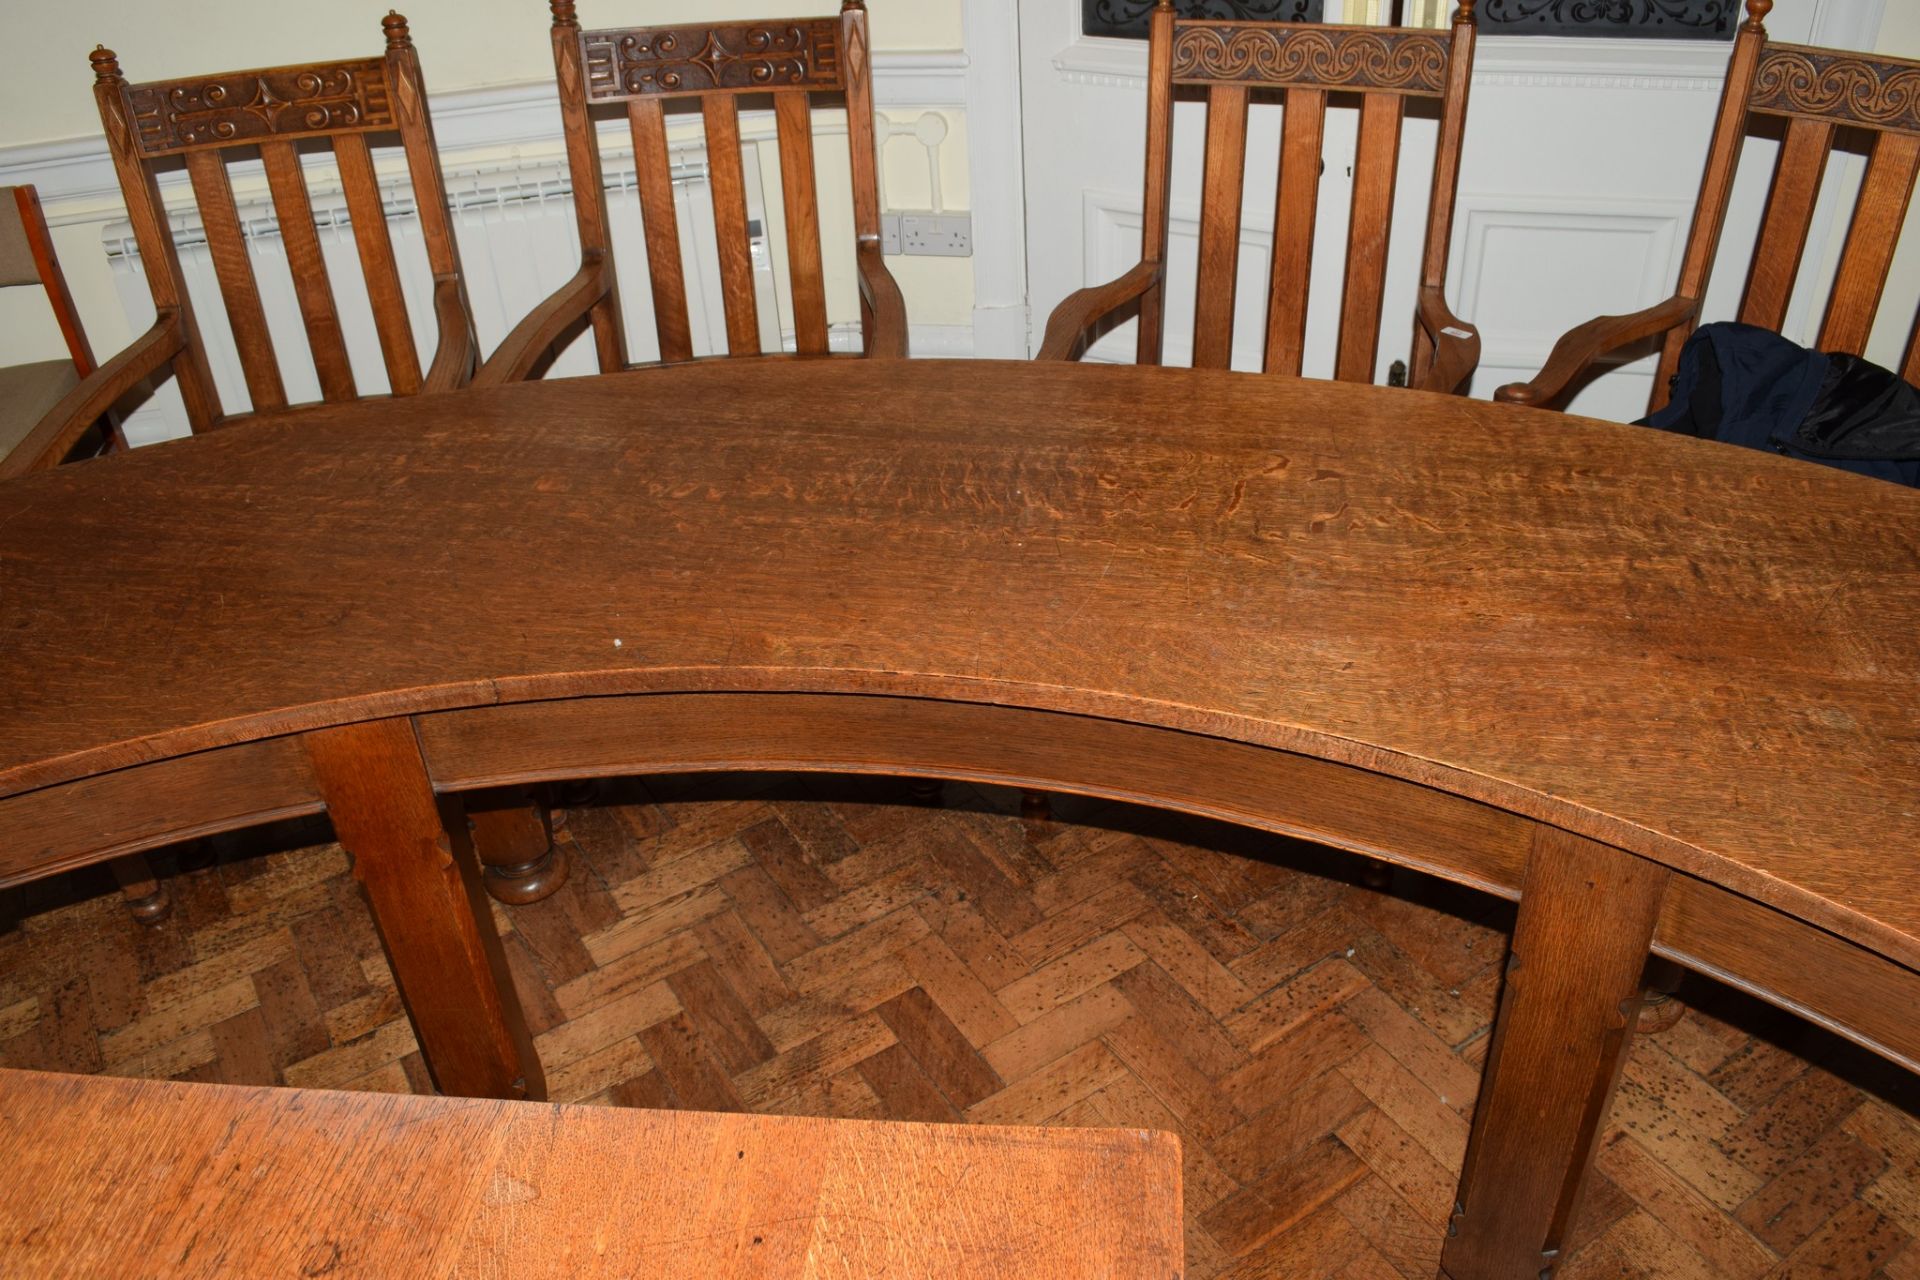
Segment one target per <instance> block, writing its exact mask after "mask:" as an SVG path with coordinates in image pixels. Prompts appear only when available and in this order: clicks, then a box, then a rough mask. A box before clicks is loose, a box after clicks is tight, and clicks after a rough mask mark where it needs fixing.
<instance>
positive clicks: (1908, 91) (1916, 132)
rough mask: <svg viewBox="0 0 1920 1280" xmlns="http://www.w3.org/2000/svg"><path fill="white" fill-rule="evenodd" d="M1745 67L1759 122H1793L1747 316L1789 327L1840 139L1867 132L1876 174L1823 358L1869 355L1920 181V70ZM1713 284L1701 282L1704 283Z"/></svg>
mask: <svg viewBox="0 0 1920 1280" xmlns="http://www.w3.org/2000/svg"><path fill="white" fill-rule="evenodd" d="M1741 70H1742V71H1743V72H1744V73H1746V74H1747V75H1748V76H1749V80H1748V87H1747V91H1746V96H1747V112H1748V115H1749V117H1750V118H1751V117H1754V116H1761V117H1775V118H1778V119H1781V120H1783V121H1784V122H1785V136H1784V138H1783V140H1782V143H1781V148H1780V156H1779V159H1778V161H1777V162H1776V164H1775V166H1774V174H1773V186H1772V189H1771V191H1770V192H1769V194H1768V198H1767V210H1766V215H1765V218H1764V220H1763V222H1762V224H1761V230H1760V237H1759V240H1758V241H1757V243H1756V245H1755V248H1754V255H1753V266H1752V268H1751V269H1750V271H1749V273H1748V276H1747V282H1746V290H1745V294H1744V296H1743V297H1742V300H1741V303H1740V313H1739V316H1740V319H1741V321H1742V322H1744V323H1746V324H1756V325H1761V326H1764V327H1765V328H1768V329H1778V328H1780V327H1781V325H1782V324H1783V323H1784V322H1785V320H1786V315H1787V304H1788V303H1789V301H1791V298H1792V293H1793V283H1794V279H1795V277H1796V276H1797V275H1798V274H1799V270H1800V262H1801V258H1802V257H1803V255H1804V254H1805V252H1806V246H1807V238H1808V233H1809V232H1810V231H1811V229H1812V226H1813V212H1814V202H1815V201H1816V200H1817V199H1818V198H1819V195H1820V189H1821V186H1822V179H1823V178H1824V177H1825V175H1826V167H1827V159H1828V156H1829V155H1830V154H1831V153H1832V149H1833V146H1834V142H1835V135H1836V134H1837V133H1838V132H1839V131H1840V130H1843V129H1846V130H1852V129H1866V130H1869V131H1870V139H1871V140H1870V143H1869V147H1870V150H1869V156H1868V160H1867V169H1866V175H1865V177H1864V179H1863V180H1862V182H1861V185H1860V193H1859V197H1858V199H1857V200H1856V201H1855V204H1854V207H1853V211H1852V216H1851V219H1850V221H1849V223H1848V228H1847V238H1846V246H1845V248H1844V249H1843V250H1842V251H1841V255H1840V263H1839V267H1838V270H1837V272H1836V274H1835V276H1834V279H1833V286H1832V291H1831V293H1830V294H1829V295H1828V298H1827V305H1826V310H1825V313H1824V318H1823V319H1822V321H1821V323H1820V336H1819V338H1818V340H1817V342H1818V345H1819V347H1820V349H1821V350H1823V351H1846V352H1851V353H1852V354H1854V355H1859V354H1861V353H1862V352H1863V351H1864V350H1865V348H1866V344H1867V338H1868V336H1869V335H1870V333H1871V331H1872V328H1873V321H1874V317H1875V316H1876V314H1877V313H1878V311H1879V308H1880V299H1881V295H1882V293H1883V291H1884V290H1885V288H1886V282H1887V268H1888V267H1889V266H1890V265H1891V263H1892V261H1893V253H1894V249H1895V248H1896V247H1897V246H1898V244H1899V240H1900V228H1901V225H1902V223H1903V222H1904V221H1905V217H1906V210H1907V205H1908V203H1909V202H1910V201H1911V199H1912V197H1913V188H1914V179H1915V176H1916V174H1920V96H1916V95H1920V65H1916V64H1912V63H1903V62H1895V61H1892V60H1882V59H1874V58H1859V57H1854V56H1852V55H1846V54H1837V53H1833V52H1830V51H1828V50H1825V49H1815V48H1807V47H1802V46H1797V45H1770V46H1767V47H1765V48H1763V49H1762V50H1761V52H1760V55H1759V57H1758V58H1757V59H1755V60H1754V62H1753V64H1752V66H1751V67H1750V68H1749V67H1746V66H1743V67H1742V68H1741ZM1730 91H1731V86H1730ZM1715 195H1716V197H1717V204H1718V208H1716V209H1714V210H1712V211H1710V216H1712V217H1714V218H1715V219H1716V220H1721V221H1724V219H1725V216H1726V214H1725V199H1726V197H1725V194H1724V190H1723V189H1722V188H1719V187H1716V188H1715ZM1703 286H1704V281H1701V282H1700V285H1699V286H1697V287H1703ZM1915 336H1920V330H1917V331H1916V332H1915V334H1913V335H1910V341H1909V344H1908V347H1907V351H1906V356H1905V360H1904V363H1903V366H1902V367H1903V371H1904V376H1905V377H1907V378H1908V379H1913V378H1914V377H1916V376H1917V375H1920V343H1916V342H1914V341H1912V340H1911V338H1912V337H1915ZM1675 350H1676V356H1677V351H1678V349H1677V348H1676V349H1675Z"/></svg>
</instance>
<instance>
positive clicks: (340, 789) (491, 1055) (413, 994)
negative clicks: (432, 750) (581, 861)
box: [304, 718, 546, 1099]
mask: <svg viewBox="0 0 1920 1280" xmlns="http://www.w3.org/2000/svg"><path fill="white" fill-rule="evenodd" d="M304 742H305V745H306V750H307V756H308V758H309V759H310V760H311V761H312V762H313V771H314V777H315V780H316V781H317V782H318V783H319V788H320V795H321V798H322V799H323V800H324V801H325V802H326V805H327V814H328V816H329V817H330V818H332V820H333V830H334V834H335V835H336V836H337V837H338V838H339V840H340V843H341V844H342V845H343V846H345V847H346V850H347V852H348V853H350V854H352V855H353V873H354V875H355V876H356V877H357V878H358V879H359V881H360V883H361V884H362V885H364V886H365V887H366V891H367V898H368V899H369V900H370V901H371V903H372V904H373V919H374V924H375V925H376V926H377V927H378V929H379V931H380V940H381V942H382V943H383V944H384V945H385V946H386V949H387V959H388V961H389V962H390V963H391V964H392V966H393V976H394V981H395V982H396V983H397V984H398V986H399V988H400V998H401V1000H402V1001H403V1002H404V1003H405V1005H406V1008H407V1016H408V1017H409V1018H411V1019H412V1020H413V1030H414V1035H415V1036H416V1037H418V1039H419V1041H420V1053H421V1056H422V1057H423V1058H424V1059H426V1064H427V1070H428V1071H429V1072H430V1073H431V1074H432V1076H433V1082H434V1084H435V1086H436V1087H437V1088H438V1089H439V1090H440V1092H442V1093H445V1094H451V1095H455V1096H459V1097H472V1098H536V1099H537V1098H544V1097H545V1096H546V1080H545V1077H544V1076H542V1074H541V1071H540V1060H539V1058H538V1057H537V1056H536V1055H535V1053H534V1050H533V1040H532V1037H531V1036H529V1035H528V1033H527V1023H526V1018H525V1016H524V1015H523V1014H522V1013H521V1010H520V1001H519V998H518V997H517V996H516V995H515V994H514V990H513V983H512V981H511V979H510V978H509V977H508V973H507V962H506V954H505V952H504V951H502V949H501V946H500V936H499V934H497V933H495V932H494V928H493V915H492V912H491V910H490V908H489V907H488V905H487V899H486V895H485V893H484V892H483V891H482V889H481V888H480V868H479V866H478V864H477V863H476V861H475V859H474V855H473V845H472V842H471V841H470V840H469V839H468V838H467V829H466V823H465V822H464V821H460V820H459V818H458V814H459V809H458V806H457V805H453V804H450V803H449V804H448V805H447V808H446V810H445V811H443V810H442V807H441V802H440V801H438V799H437V798H436V797H435V795H434V792H433V784H432V781H431V780H430V779H429V777H428V776H427V768H426V762H425V761H424V760H422V759H421V756H420V745H419V743H418V742H417V741H416V740H415V738H414V733H413V724H412V722H411V721H410V720H407V719H405V718H401V719H396V720H375V721H370V722H368V723H365V724H356V725H347V726H344V727H342V728H337V729H320V730H316V731H315V732H313V733H309V734H307V735H306V737H305V739H304ZM449 816H451V817H453V818H454V820H453V821H451V822H449V821H447V820H446V819H447V818H448V817H449Z"/></svg>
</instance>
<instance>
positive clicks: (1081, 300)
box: [1040, 0, 1480, 392]
mask: <svg viewBox="0 0 1920 1280" xmlns="http://www.w3.org/2000/svg"><path fill="white" fill-rule="evenodd" d="M1473 6H1474V0H1461V3H1460V6H1459V9H1458V12H1457V13H1456V14H1455V16H1454V20H1453V30H1452V32H1451V34H1448V33H1442V32H1435V31H1414V30H1399V29H1396V28H1391V27H1343V26H1319V25H1311V24H1306V23H1277V22H1215V21H1209V20H1196V21H1186V20H1183V19H1178V18H1176V17H1175V16H1174V11H1173V5H1172V3H1171V0H1160V3H1159V5H1158V7H1156V8H1155V9H1154V12H1153V17H1152V27H1151V38H1150V41H1149V44H1148V51H1149V52H1148V70H1147V180H1146V195H1145V201H1144V208H1143V215H1142V219H1141V225H1142V245H1141V260H1140V264H1139V265H1138V266H1136V267H1134V268H1133V269H1132V270H1131V271H1129V272H1127V274H1125V275H1124V276H1121V277H1120V278H1119V279H1117V280H1114V281H1112V282H1110V283H1107V284H1103V285H1097V286H1094V287H1092V288H1087V289H1082V290H1080V291H1079V292H1077V293H1075V294H1072V295H1070V296H1069V297H1068V298H1067V299H1066V300H1065V301H1063V302H1062V303H1061V304H1060V305H1059V306H1058V307H1057V308H1055V309H1054V312H1053V315H1052V317H1051V318H1049V320H1048V321H1047V330H1046V338H1045V341H1044V343H1043V345H1042V347H1041V350H1040V358H1041V359H1043V360H1074V359H1078V358H1079V357H1080V356H1081V355H1082V354H1083V353H1084V352H1085V351H1086V349H1087V347H1088V346H1090V345H1091V344H1092V343H1093V342H1094V341H1096V340H1097V339H1098V338H1099V337H1100V335H1101V334H1103V333H1105V332H1107V331H1108V330H1109V329H1111V328H1112V327H1114V326H1115V325H1117V324H1119V323H1121V322H1122V321H1124V320H1126V319H1127V318H1129V317H1130V316H1132V315H1135V314H1137V315H1138V317H1139V321H1140V332H1139V344H1138V350H1137V359H1138V360H1139V362H1140V363H1141V364H1158V363H1160V359H1161V340H1162V331H1163V318H1164V310H1165V286H1166V255H1167V237H1168V226H1169V199H1170V196H1169V192H1170V179H1171V173H1172V149H1173V102H1174V96H1175V93H1176V92H1177V91H1178V90H1179V89H1181V88H1185V87H1188V86H1192V87H1194V88H1199V89H1204V90H1205V91H1206V99H1207V144H1206V168H1205V188H1204V194H1203V197H1202V204H1201V215H1200V268H1199V284H1198V289H1197V302H1196V305H1195V308H1194V341H1193V363H1194V365H1195V366H1196V367H1199V368H1213V369H1224V368H1226V367H1227V362H1228V359H1229V356H1230V355H1231V352H1232V346H1233V312H1234V287H1235V276H1236V272H1237V269H1238V265H1239V251H1240V205H1241V199H1242V192H1243V186H1244V177H1245V167H1246V149H1247V116H1248V104H1249V98H1250V97H1251V96H1252V95H1254V94H1271V93H1283V94H1284V95H1285V115H1284V119H1283V123H1282V138H1281V148H1280V176H1279V191H1278V199H1277V202H1276V206H1275V210H1274V250H1273V271H1272V277H1271V281H1270V284H1269V293H1268V304H1267V324H1266V351H1265V369H1266V371H1267V372H1269V373H1287V374H1295V375H1297V374H1299V372H1300V368H1301V355H1302V352H1303V349H1304V347H1305V345H1306V327H1307V291H1308V285H1309V283H1310V279H1309V273H1310V268H1311V266H1312V261H1313V232H1314V210H1315V206H1316V201H1317V199H1318V195H1319V184H1320V170H1321V163H1322V162H1321V142H1322V134H1323V126H1324V123H1325V119H1326V111H1327V106H1328V99H1329V97H1330V96H1331V95H1334V94H1358V95H1359V96H1360V123H1359V145H1358V150H1357V154H1356V156H1355V160H1354V170H1353V172H1354V184H1353V205H1352V208H1353V215H1352V220H1351V224H1350V229H1349V232H1348V237H1347V267H1346V282H1345V289H1344V292H1343V293H1342V296H1341V307H1340V331H1339V340H1338V348H1337V354H1336V359H1335V370H1334V376H1335V377H1336V378H1338V379H1340V380H1342V381H1348V382H1371V381H1373V376H1374V366H1375V362H1376V356H1377V354H1378V351H1379V338H1380V314H1381V308H1382V306H1383V299H1384V295H1385V288H1386V263H1387V241H1388V232H1389V224H1390V222H1391V219H1392V214H1393V197H1394V176H1395V168H1396V165H1397V163H1398V160H1399V151H1400V125H1401V119H1402V116H1403V114H1404V111H1405V106H1406V101H1407V99H1408V98H1432V99H1436V100H1438V102H1439V103H1440V134H1439V141H1438V147H1437V151H1436V154H1435V157H1434V166H1433V187H1432V199H1431V203H1430V205H1429V207H1428V211H1427V237H1426V249H1425V256H1424V258H1423V260H1422V265H1421V269H1420V283H1419V292H1418V295H1417V298H1418V301H1417V305H1416V308H1415V327H1414V345H1413V353H1412V354H1413V359H1412V377H1411V382H1412V385H1414V386H1416V387H1423V388H1426V389H1429V390H1435V391H1446V392H1452V391H1457V390H1459V389H1460V388H1461V386H1462V385H1463V384H1464V383H1465V382H1466V381H1467V379H1468V378H1469V377H1470V376H1471V375H1472V373H1473V370H1474V368H1475V366H1476V365H1477V364H1478V363H1479V359H1480V338H1479V335H1478V333H1476V332H1475V331H1474V329H1473V327H1472V326H1471V325H1468V324H1466V323H1465V322H1464V321H1462V320H1460V319H1459V318H1458V317H1456V316H1455V315H1454V314H1453V312H1452V311H1451V310H1450V309H1449V308H1448V306H1447V303H1446V300H1445V297H1444V293H1443V290H1444V286H1445V283H1446V274H1447V251H1448V241H1449V239H1450V236H1451V232H1452V227H1453V200H1454V189H1455V186H1456V184H1457V180H1458V174H1459V168H1460V140H1461V135H1462V132H1463V130H1464V129H1465V126H1466V117H1467V88H1468V81H1469V80H1470V78H1471V76H1472V72H1473V42H1474V30H1475V26H1474V13H1473Z"/></svg>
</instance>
